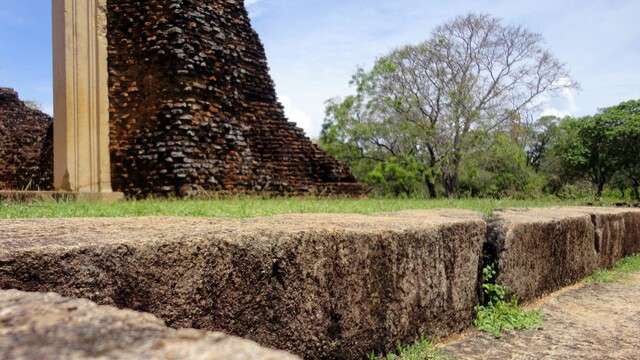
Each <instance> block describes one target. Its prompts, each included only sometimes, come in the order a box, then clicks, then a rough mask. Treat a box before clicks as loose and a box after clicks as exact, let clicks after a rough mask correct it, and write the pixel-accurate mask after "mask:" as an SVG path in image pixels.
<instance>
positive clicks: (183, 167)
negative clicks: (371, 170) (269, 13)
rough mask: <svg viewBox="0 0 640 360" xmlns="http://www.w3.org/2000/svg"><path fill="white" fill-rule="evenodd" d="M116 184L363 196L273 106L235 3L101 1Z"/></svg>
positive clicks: (256, 45) (261, 56)
mask: <svg viewBox="0 0 640 360" xmlns="http://www.w3.org/2000/svg"><path fill="white" fill-rule="evenodd" d="M108 19H109V20H108V34H109V71H110V73H109V87H110V89H109V93H110V113H111V144H110V145H111V147H110V149H111V160H112V171H113V175H112V177H113V184H114V188H115V189H116V190H120V191H124V192H125V193H128V194H130V195H136V194H140V195H145V194H177V195H186V194H190V193H193V192H197V191H203V190H206V191H228V192H258V193H260V192H266V193H276V194H283V193H291V194H316V193H350V194H357V193H361V192H362V191H363V188H362V186H361V185H359V184H356V183H355V179H354V177H353V176H352V175H351V173H350V170H349V169H348V167H347V166H346V165H345V164H342V163H340V162H338V161H336V160H335V159H333V158H332V157H330V156H327V155H326V154H325V153H323V152H322V151H321V150H320V149H318V147H317V146H315V145H314V144H313V143H312V142H311V141H310V140H309V139H308V138H307V137H306V136H305V135H304V133H303V131H302V130H301V129H300V128H298V127H296V126H295V124H294V123H291V122H288V121H287V119H286V118H285V115H284V112H283V108H282V106H281V105H280V103H278V101H277V97H276V94H275V90H274V84H273V81H272V79H271V77H270V76H269V74H268V66H267V62H266V56H265V52H264V48H263V46H262V43H261V42H260V40H259V38H258V35H257V34H256V32H255V31H254V30H253V29H252V28H251V25H250V21H249V18H248V15H247V11H246V9H245V7H244V3H243V1H242V0H151V1H144V2H142V1H133V0H110V1H109V5H108Z"/></svg>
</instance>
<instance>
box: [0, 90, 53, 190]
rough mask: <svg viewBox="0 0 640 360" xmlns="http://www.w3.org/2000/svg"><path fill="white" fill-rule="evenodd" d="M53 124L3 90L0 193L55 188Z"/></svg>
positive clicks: (16, 95)
mask: <svg viewBox="0 0 640 360" xmlns="http://www.w3.org/2000/svg"><path fill="white" fill-rule="evenodd" d="M52 125H53V121H52V119H51V117H50V116H49V115H47V114H45V113H43V112H41V111H39V110H35V109H31V108H29V107H28V106H26V105H25V104H24V103H23V102H22V101H20V99H19V98H18V93H16V92H15V91H14V90H12V89H7V88H0V190H24V189H27V188H28V189H30V190H49V189H51V188H52V186H53V126H52Z"/></svg>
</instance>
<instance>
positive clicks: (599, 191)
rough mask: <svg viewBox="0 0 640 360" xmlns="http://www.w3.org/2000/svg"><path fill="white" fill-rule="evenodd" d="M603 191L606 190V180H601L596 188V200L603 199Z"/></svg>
mask: <svg viewBox="0 0 640 360" xmlns="http://www.w3.org/2000/svg"><path fill="white" fill-rule="evenodd" d="M602 191H604V182H599V183H598V189H597V190H596V201H598V200H600V199H602Z"/></svg>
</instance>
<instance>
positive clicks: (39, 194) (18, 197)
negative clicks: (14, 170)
mask: <svg viewBox="0 0 640 360" xmlns="http://www.w3.org/2000/svg"><path fill="white" fill-rule="evenodd" d="M39 200H55V201H67V200H75V201H86V202H103V203H113V202H116V201H120V200H124V194H123V193H121V192H101V193H100V192H71V191H17V190H16V191H11V190H3V191H0V201H9V202H29V201H39Z"/></svg>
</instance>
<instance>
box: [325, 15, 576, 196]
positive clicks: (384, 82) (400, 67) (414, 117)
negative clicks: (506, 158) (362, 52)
mask: <svg viewBox="0 0 640 360" xmlns="http://www.w3.org/2000/svg"><path fill="white" fill-rule="evenodd" d="M354 83H355V84H356V85H357V89H358V94H357V95H356V96H355V97H352V98H350V100H349V106H351V107H352V109H351V110H350V111H342V114H347V113H350V114H354V113H357V114H358V115H357V116H352V117H351V118H349V119H337V118H336V116H334V115H336V113H332V112H331V109H336V108H337V105H339V104H338V103H337V102H335V101H334V102H333V103H332V104H330V106H329V107H328V110H329V111H328V117H327V120H326V121H327V124H326V126H325V128H329V127H330V126H331V125H332V124H333V125H334V126H340V123H342V124H343V125H344V124H346V123H347V122H351V123H352V124H351V128H358V129H359V130H360V133H359V134H358V141H359V144H356V146H359V147H360V148H361V152H362V154H365V155H366V153H367V152H368V151H372V150H375V152H378V153H379V152H385V151H394V152H404V153H405V154H407V155H409V156H411V158H412V159H417V161H421V162H422V164H423V165H424V169H425V170H426V171H425V174H426V176H425V177H424V180H425V182H426V184H427V186H428V188H429V192H430V194H431V195H432V196H435V183H434V182H435V178H436V177H435V176H434V174H438V177H439V178H440V179H441V180H442V184H443V186H444V189H445V192H446V194H447V195H448V196H450V197H455V196H457V195H458V188H459V173H460V167H461V162H462V161H463V157H464V156H463V155H464V153H465V152H466V151H468V150H469V149H471V148H472V147H473V146H474V142H475V141H476V140H475V137H474V135H475V134H479V133H485V134H486V133H487V132H491V131H493V130H501V129H504V128H506V127H507V126H511V125H513V124H514V123H521V122H523V121H525V119H529V118H531V114H532V113H535V112H536V110H537V105H539V104H540V103H541V102H540V101H539V99H540V98H541V95H543V94H554V93H557V92H558V91H559V90H561V89H565V88H575V87H577V84H576V83H575V82H574V81H573V80H571V78H570V76H569V72H568V70H567V69H566V67H565V65H564V64H563V63H562V62H560V61H559V60H558V59H556V58H555V57H554V56H553V55H551V53H550V52H549V50H548V49H547V48H546V47H545V42H544V39H543V37H542V35H541V34H539V33H534V32H530V31H528V30H527V29H525V28H523V27H521V26H512V25H507V26H505V25H502V24H501V22H500V20H499V19H497V18H495V17H492V16H490V15H476V14H469V15H466V16H463V17H458V18H455V19H454V20H452V21H450V22H447V23H445V24H443V25H441V26H439V27H437V28H436V29H435V30H434V31H433V33H432V34H431V37H430V38H429V39H428V40H426V41H424V42H423V43H421V44H418V45H408V46H404V47H402V48H398V49H396V50H394V51H392V52H391V53H389V54H387V55H386V56H383V57H381V58H379V59H378V60H377V61H376V64H375V66H374V68H373V69H372V70H371V71H369V72H365V71H362V70H360V71H359V72H358V73H357V74H356V75H355V76H354ZM354 99H355V101H354ZM343 105H344V104H343ZM332 106H333V107H332ZM353 107H357V108H356V109H353ZM354 122H355V123H358V124H359V125H360V126H359V127H358V126H356V125H354V124H353V123H354ZM362 129H368V131H362ZM344 138H345V139H349V140H353V139H354V137H353V136H345V137H344ZM365 145H366V146H365ZM407 152H408V153H407ZM394 156H395V155H394Z"/></svg>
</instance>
